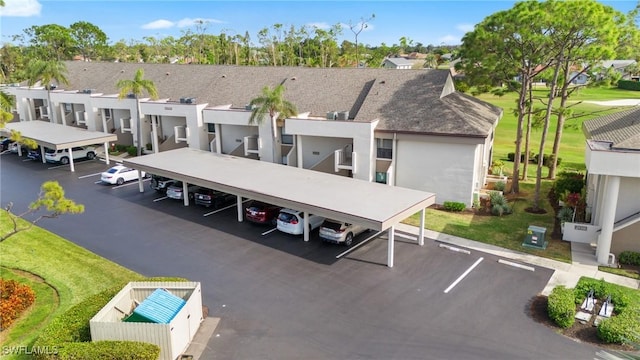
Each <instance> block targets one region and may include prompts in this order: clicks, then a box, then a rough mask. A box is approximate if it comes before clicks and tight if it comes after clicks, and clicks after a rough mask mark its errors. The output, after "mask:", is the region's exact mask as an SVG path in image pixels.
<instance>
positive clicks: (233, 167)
mask: <svg viewBox="0 0 640 360" xmlns="http://www.w3.org/2000/svg"><path fill="white" fill-rule="evenodd" d="M123 162H124V164H125V166H128V167H131V168H134V169H138V170H140V171H145V172H147V173H151V174H156V175H160V176H165V177H168V178H171V179H175V180H180V181H183V183H184V187H185V188H186V187H187V184H193V185H198V186H203V187H206V188H210V189H215V190H219V191H223V192H226V193H230V194H233V195H236V196H238V221H242V215H243V214H242V208H241V204H242V199H241V198H242V197H245V198H249V199H254V200H259V201H263V202H266V203H271V204H275V205H279V206H283V207H288V208H291V209H295V210H299V211H303V212H305V223H307V214H309V213H311V214H315V215H319V216H322V217H325V218H328V219H335V220H341V221H345V222H349V223H355V224H360V225H363V226H366V227H367V228H369V229H372V230H377V231H385V230H389V243H390V245H389V254H388V255H389V259H388V264H387V265H389V266H393V227H394V226H395V225H396V224H398V223H399V222H400V221H402V220H404V219H406V218H407V217H409V216H411V215H413V214H415V213H416V212H421V213H422V215H423V216H422V218H423V219H424V209H425V208H427V207H429V206H430V205H432V204H434V202H435V194H433V193H428V192H424V191H418V190H413V189H407V188H402V187H396V186H388V185H384V184H378V183H373V182H367V181H363V180H357V179H353V178H348V177H344V176H338V175H332V174H327V173H323V172H319V171H314V170H308V169H300V168H297V167H293V166H285V165H279V164H274V163H270V162H265V161H258V160H253V159H246V158H240V157H235V156H230V155H224V154H217V153H212V152H209V151H203V150H197V149H191V148H181V149H176V150H170V151H164V152H160V153H156V154H151V155H145V156H141V157H135V158H127V159H124V161H123ZM140 191H144V188H143V187H142V182H140ZM185 205H188V197H185ZM422 225H424V224H422ZM422 228H423V226H422V227H421V232H420V237H419V241H420V244H422V241H423V240H422V239H423V232H422ZM307 231H308V229H307V227H306V226H305V240H308V233H307Z"/></svg>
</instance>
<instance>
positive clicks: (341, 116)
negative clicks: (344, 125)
mask: <svg viewBox="0 0 640 360" xmlns="http://www.w3.org/2000/svg"><path fill="white" fill-rule="evenodd" d="M337 120H349V112H348V111H340V112H339V113H338V118H337Z"/></svg>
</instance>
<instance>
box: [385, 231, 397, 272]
mask: <svg viewBox="0 0 640 360" xmlns="http://www.w3.org/2000/svg"><path fill="white" fill-rule="evenodd" d="M394 234H395V232H394V227H393V226H392V227H390V228H389V232H388V236H387V237H388V238H389V246H388V247H387V266H388V267H390V268H392V267H393V245H394V244H393V242H394V241H395V240H394Z"/></svg>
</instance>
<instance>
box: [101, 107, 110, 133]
mask: <svg viewBox="0 0 640 360" xmlns="http://www.w3.org/2000/svg"><path fill="white" fill-rule="evenodd" d="M100 117H101V120H102V132H106V133H111V132H110V131H109V129H107V113H106V112H105V111H104V109H100Z"/></svg>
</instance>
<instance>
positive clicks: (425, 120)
mask: <svg viewBox="0 0 640 360" xmlns="http://www.w3.org/2000/svg"><path fill="white" fill-rule="evenodd" d="M405 60H406V59H405ZM66 65H67V69H68V74H69V75H68V79H69V82H70V85H69V89H81V90H61V89H56V90H54V91H52V92H51V94H50V99H51V102H52V108H53V109H54V110H53V114H52V116H50V117H49V116H48V114H43V110H38V109H39V108H40V107H43V108H45V107H46V106H45V105H47V94H46V90H44V89H42V88H37V87H33V88H28V87H21V86H12V87H7V88H5V89H6V90H5V91H7V92H9V93H11V94H13V95H15V96H16V99H17V106H16V110H17V114H18V119H19V120H20V121H32V120H44V121H51V122H55V123H59V124H65V125H67V126H79V127H83V128H87V129H91V130H97V131H105V132H111V133H117V134H118V142H119V143H122V144H127V145H135V146H137V145H138V144H137V139H138V136H137V134H136V131H137V126H136V124H137V123H138V122H140V131H141V137H142V139H143V142H142V144H141V145H142V146H143V147H144V148H146V149H150V150H148V151H153V152H160V151H165V150H168V149H173V148H176V147H187V146H188V147H191V148H196V149H201V150H208V151H213V152H218V153H224V154H230V155H234V156H239V157H247V158H252V159H256V160H260V161H269V162H275V163H280V164H284V165H287V166H296V167H300V168H305V169H313V170H316V171H323V172H327V173H332V174H335V175H336V176H348V177H352V178H355V179H360V180H364V181H376V182H380V183H386V184H388V185H395V186H402V187H407V188H412V189H417V190H423V191H428V192H432V193H436V194H437V202H439V203H442V202H444V201H459V202H462V203H464V204H466V205H467V206H469V207H470V206H471V205H472V204H473V200H474V196H477V194H478V192H479V191H480V189H481V188H482V187H483V185H484V184H485V180H486V175H487V171H488V168H489V166H490V164H491V161H492V152H493V151H492V148H493V137H494V131H495V128H496V126H497V124H498V121H499V119H500V117H501V116H502V110H501V109H500V108H497V107H495V106H493V105H490V104H488V103H486V102H483V101H480V100H478V99H476V98H474V97H471V96H468V95H465V94H462V93H459V92H456V91H455V87H454V83H453V79H452V77H451V74H450V72H449V71H448V70H425V69H421V70H410V71H392V70H389V69H353V68H350V69H342V68H340V69H333V68H322V69H318V68H305V67H239V66H215V65H177V64H136V63H100V62H90V63H87V62H68V63H67V64H66ZM139 68H143V69H144V72H145V78H146V79H149V80H151V81H153V82H154V84H155V85H156V88H157V89H158V94H159V96H160V99H158V100H149V99H138V100H139V101H140V114H141V117H140V119H138V118H137V111H136V99H135V98H132V97H130V98H125V99H118V97H117V95H116V94H117V93H118V89H117V88H116V83H117V81H118V80H120V79H130V78H133V76H134V74H135V72H136V70H137V69H139ZM279 84H283V85H284V86H285V88H286V91H285V97H286V98H287V100H289V101H290V102H292V103H294V104H295V105H296V106H297V108H298V112H299V114H298V115H297V116H296V117H292V118H287V119H285V120H284V121H278V122H277V124H276V125H277V126H276V137H275V139H276V142H275V143H274V140H273V139H274V137H273V136H272V135H271V122H270V121H269V119H265V120H266V121H264V122H262V123H261V124H251V123H249V117H250V115H251V108H250V107H248V106H247V104H248V103H249V102H250V101H251V100H252V99H253V98H255V97H257V96H259V95H260V94H261V89H262V88H263V87H264V86H270V87H274V86H276V85H279ZM45 115H47V116H45ZM274 147H277V148H279V150H280V151H279V152H278V151H274ZM274 153H275V154H277V153H280V154H281V156H279V157H278V158H274V155H273V154H274Z"/></svg>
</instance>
